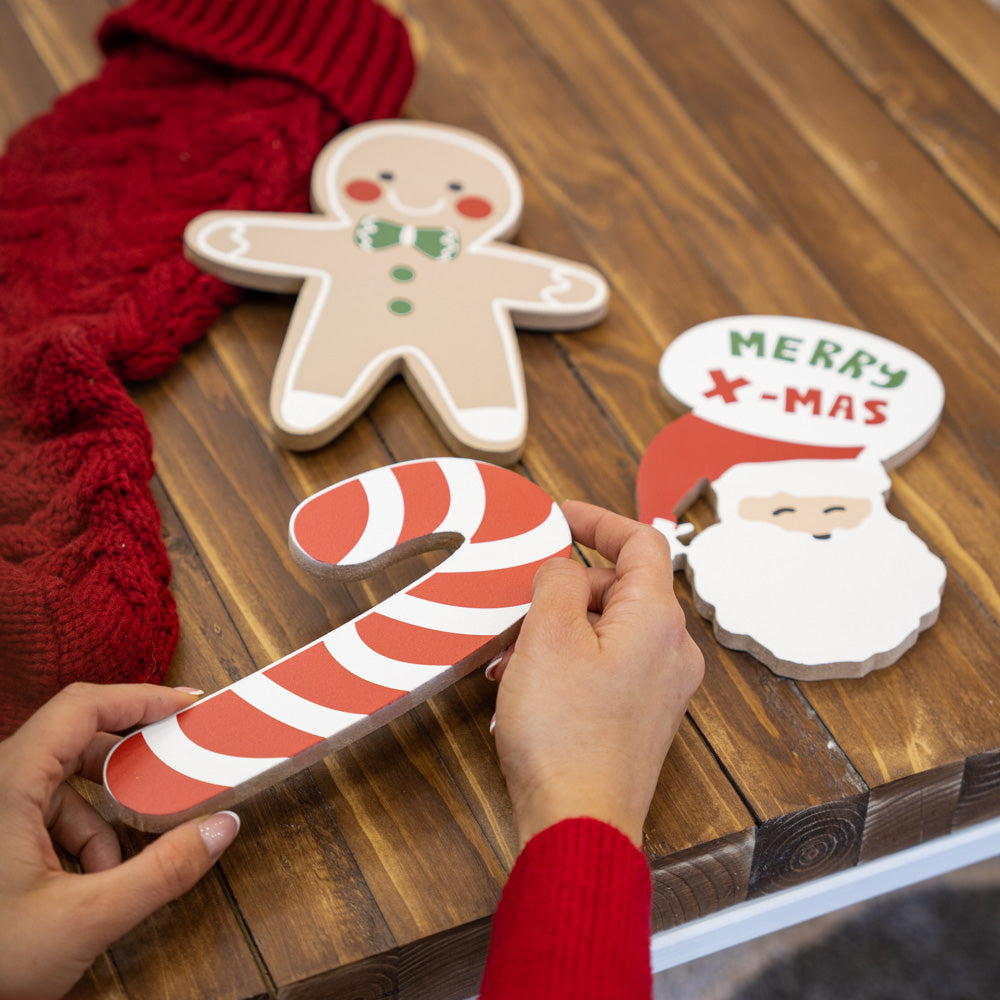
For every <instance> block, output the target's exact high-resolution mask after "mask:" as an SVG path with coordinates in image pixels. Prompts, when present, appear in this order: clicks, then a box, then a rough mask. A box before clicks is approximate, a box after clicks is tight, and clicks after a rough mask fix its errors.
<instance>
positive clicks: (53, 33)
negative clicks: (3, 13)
mask: <svg viewBox="0 0 1000 1000" xmlns="http://www.w3.org/2000/svg"><path fill="white" fill-rule="evenodd" d="M6 2H7V3H8V4H9V5H10V8H11V10H12V11H13V12H14V16H15V17H16V18H17V20H18V23H19V24H20V25H21V27H22V29H23V31H24V33H25V36H26V39H27V41H28V43H29V45H30V47H31V48H32V49H33V50H34V51H35V52H36V53H37V54H38V56H39V57H40V58H41V60H42V62H43V63H44V64H45V68H46V69H47V70H48V72H49V74H50V76H51V77H52V79H53V81H54V82H55V84H56V86H57V87H58V88H59V90H60V91H61V92H62V93H66V92H67V91H69V90H72V89H73V88H74V87H76V86H78V85H79V84H81V83H83V82H84V81H86V80H89V79H91V78H92V77H95V76H97V74H98V73H99V72H100V69H101V66H102V64H103V62H104V59H103V57H102V56H101V53H100V50H99V49H98V47H97V37H96V29H97V26H98V25H99V24H100V22H101V21H102V20H103V18H104V17H105V16H106V15H107V14H109V13H110V11H111V9H112V7H111V4H109V3H108V2H107V0H74V2H73V3H65V2H62V3H59V2H58V0H6Z"/></svg>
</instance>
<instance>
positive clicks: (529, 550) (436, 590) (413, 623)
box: [104, 458, 571, 830]
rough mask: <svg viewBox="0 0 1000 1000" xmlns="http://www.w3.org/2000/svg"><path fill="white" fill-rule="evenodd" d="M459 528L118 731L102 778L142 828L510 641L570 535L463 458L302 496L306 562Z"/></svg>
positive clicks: (331, 742) (409, 465) (381, 711)
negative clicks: (437, 556) (215, 686)
mask: <svg viewBox="0 0 1000 1000" xmlns="http://www.w3.org/2000/svg"><path fill="white" fill-rule="evenodd" d="M459 541H460V544H459V546H458V548H457V550H456V551H454V552H453V553H452V554H451V555H449V556H448V557H447V558H446V559H445V560H444V561H443V562H442V563H440V564H439V565H438V566H436V567H435V568H434V569H433V570H431V571H430V572H429V573H427V574H425V575H424V576H422V577H421V578H420V579H419V580H417V581H416V582H415V583H412V584H410V586H408V587H406V588H405V589H404V590H402V591H400V592H398V593H396V594H393V595H392V596H391V597H389V598H387V599H386V600H384V601H382V602H381V603H380V604H377V605H376V606H375V607H374V608H372V609H370V610H369V611H366V612H364V613H363V614H361V615H359V616H358V617H357V618H354V619H352V620H351V621H349V622H347V623H345V624H344V625H341V626H340V627H338V628H336V629H334V630H333V631H331V632H328V633H327V634H326V635H325V636H323V637H322V638H321V639H318V640H317V641H316V642H313V643H310V644H309V645H307V646H304V647H303V648H302V649H300V650H298V651H297V652H294V653H292V654H291V655H290V656H286V657H284V658H283V659H281V660H278V661H276V662H275V663H272V664H271V665H270V666H267V667H264V668H263V669H261V670H258V671H257V672H256V673H253V674H250V675H249V676H247V677H244V678H243V679H242V680H239V681H237V682H236V683H235V684H231V685H230V686H229V687H227V688H223V689H222V690H221V691H217V692H216V693H214V694H212V695H209V696H207V697H205V698H203V699H202V700H201V701H199V702H198V703H197V704H195V705H193V706H191V707H190V708H186V709H184V710H183V711H181V712H178V713H177V714H176V715H173V716H171V717H170V718H167V719H163V720H161V721H160V722H156V723H153V724H152V725H149V726H146V727H145V728H143V729H141V730H139V731H138V732H136V733H133V734H132V735H131V736H128V737H126V738H125V739H124V740H122V742H120V743H119V744H117V746H115V748H114V749H113V750H112V751H111V753H110V754H109V756H108V759H107V761H106V762H105V767H104V784H105V787H106V788H107V789H108V791H109V792H110V793H111V796H112V797H113V799H114V800H115V802H116V803H117V808H118V811H119V813H120V814H121V815H122V817H123V818H125V819H127V820H128V821H129V822H130V823H132V824H133V825H135V826H138V827H140V828H141V829H146V830H156V829H164V828H166V827H168V826H173V825H174V824H176V823H178V822H180V821H181V820H183V819H186V818H188V817H190V816H195V815H203V814H205V813H207V812H211V811H214V810H216V809H222V808H226V807H227V806H229V805H231V804H233V803H234V802H236V801H237V800H238V799H240V798H244V797H245V796H247V795H249V794H251V793H252V792H254V791H257V790H259V789H260V788H262V787H264V786H265V785H267V784H272V783H274V782H275V781H278V780H280V779H282V778H285V777H288V776H289V775H291V774H293V773H295V772H296V771H299V770H301V769H302V768H304V767H307V766H308V765H309V764H312V763H314V762H315V761H317V760H319V759H320V758H322V757H324V756H326V754H328V753H330V752H331V751H333V750H336V749H339V748H340V747H342V746H345V745H346V744H348V743H350V742H352V741H354V740H356V739H358V738H359V737H361V736H363V735H365V734H366V733H368V732H371V731H372V730H373V729H376V728H378V727H379V726H381V725H384V724H385V723H386V722H388V721H389V720H390V719H393V718H395V717H396V716H398V715H401V714H402V713H403V712H405V711H407V710H409V709H410V708H412V707H413V706H414V705H416V704H419V702H421V701H423V700H425V699H426V698H429V697H430V696H431V695H433V694H436V693H437V692H438V691H441V690H443V689H444V688H446V687H447V686H448V685H449V684H451V683H452V682H453V681H455V680H457V679H458V678H459V677H461V676H462V675H464V674H466V673H468V672H469V671H470V670H472V669H474V668H475V667H476V666H478V665H480V664H481V663H483V662H485V660H486V659H488V657H489V656H490V655H492V653H494V652H496V651H497V650H499V649H502V648H503V647H504V646H505V645H507V644H509V643H510V642H511V641H512V639H513V637H514V636H515V634H516V632H517V629H518V627H519V626H520V623H521V619H522V618H523V617H524V615H525V613H526V612H527V610H528V604H529V602H530V599H531V581H532V578H533V577H534V574H535V571H536V570H537V569H538V567H539V566H540V565H541V563H542V562H544V561H545V560H546V559H548V558H550V557H551V556H556V555H566V554H567V553H568V552H569V546H570V542H571V536H570V531H569V526H568V525H567V524H566V521H565V520H564V518H563V516H562V514H561V512H560V511H559V508H558V507H557V506H556V505H555V504H554V503H553V502H552V499H551V498H550V497H549V496H548V495H547V494H546V493H545V492H544V491H542V490H541V489H540V488H539V487H537V486H535V485H534V484H533V483H531V482H530V481H529V480H527V479H524V478H523V477H521V476H518V475H517V474H515V473H513V472H510V471H509V470H507V469H501V468H498V467H497V466H494V465H488V464H486V463H483V462H476V461H473V460H471V459H464V458H437V459H426V460H418V461H415V462H402V463H400V464H398V465H391V466H385V467H383V468H380V469H375V470H372V471H371V472H365V473H362V474H361V475H360V476H356V477H355V478H354V479H348V480H345V481H344V482H341V483H338V484H336V485H335V486H331V487H329V488H328V489H326V490H323V491H322V492H320V493H317V494H315V495H313V496H311V497H309V498H308V499H306V500H305V501H303V502H302V503H301V504H300V505H299V506H298V507H297V508H296V510H295V511H294V513H293V514H292V517H291V522H290V524H289V544H290V545H291V548H292V553H293V555H294V556H295V558H296V560H297V561H298V562H299V563H300V564H302V565H304V566H306V567H307V568H309V569H311V570H313V571H315V572H321V573H329V574H338V575H341V576H343V577H347V578H356V577H360V576H365V575H367V574H368V573H369V572H371V571H372V570H373V569H375V568H377V567H378V566H379V565H380V564H381V565H384V564H385V563H387V562H390V561H394V560H395V559H398V558H402V557H403V556H406V555H409V554H413V553H415V552H419V551H427V550H429V549H432V548H443V547H446V546H447V544H448V543H449V542H450V543H452V544H455V543H458V542H459Z"/></svg>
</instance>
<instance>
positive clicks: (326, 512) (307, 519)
mask: <svg viewBox="0 0 1000 1000" xmlns="http://www.w3.org/2000/svg"><path fill="white" fill-rule="evenodd" d="M368 517H369V509H368V496H367V494H366V493H365V490H364V487H363V486H362V485H361V483H360V481H359V480H357V479H351V480H349V481H348V482H346V483H341V484H340V485H339V486H335V487H334V488H333V489H330V490H325V491H324V492H323V493H319V494H317V495H316V496H314V497H312V498H311V499H309V500H307V501H306V502H305V503H304V504H303V505H302V506H301V507H300V508H299V511H298V513H297V514H296V515H295V520H294V521H293V522H292V535H293V537H294V538H295V541H296V542H297V543H298V545H299V547H300V548H301V549H302V551H303V552H305V553H306V555H308V556H311V557H312V558H313V559H316V560H318V561H319V562H325V563H330V564H331V565H337V564H338V563H339V562H340V560H341V559H343V558H344V556H346V555H347V553H348V552H350V551H351V549H353V548H354V546H355V545H357V544H358V540H359V539H360V538H361V536H362V534H363V533H364V530H365V526H366V525H367V524H368Z"/></svg>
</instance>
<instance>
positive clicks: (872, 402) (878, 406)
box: [865, 399, 889, 424]
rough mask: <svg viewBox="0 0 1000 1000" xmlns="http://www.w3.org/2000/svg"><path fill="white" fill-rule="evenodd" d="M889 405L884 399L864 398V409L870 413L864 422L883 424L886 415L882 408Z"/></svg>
mask: <svg viewBox="0 0 1000 1000" xmlns="http://www.w3.org/2000/svg"><path fill="white" fill-rule="evenodd" d="M888 405H889V403H888V402H887V401H886V400H884V399H866V400H865V409H866V410H867V411H868V412H869V413H870V414H871V416H870V417H868V419H867V420H865V423H866V424H884V423H885V420H886V417H885V413H884V412H883V410H885V408H886V407H887V406H888Z"/></svg>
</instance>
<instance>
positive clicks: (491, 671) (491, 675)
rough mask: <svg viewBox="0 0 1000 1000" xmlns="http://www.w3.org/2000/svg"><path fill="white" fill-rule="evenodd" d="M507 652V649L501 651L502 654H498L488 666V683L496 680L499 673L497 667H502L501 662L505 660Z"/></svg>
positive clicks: (486, 672) (486, 671)
mask: <svg viewBox="0 0 1000 1000" xmlns="http://www.w3.org/2000/svg"><path fill="white" fill-rule="evenodd" d="M506 652H507V650H506V649H501V650H500V652H499V653H497V655H496V656H494V657H493V659H492V660H490V662H489V663H487V664H486V670H485V671H484V673H485V674H486V679H487V680H488V681H494V680H496V676H495V675H496V672H497V667H498V666H500V661H501V660H502V659H503V657H504V653H506Z"/></svg>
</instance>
